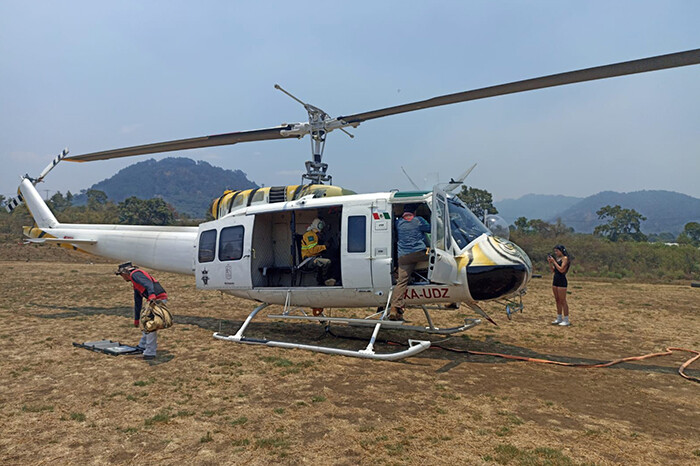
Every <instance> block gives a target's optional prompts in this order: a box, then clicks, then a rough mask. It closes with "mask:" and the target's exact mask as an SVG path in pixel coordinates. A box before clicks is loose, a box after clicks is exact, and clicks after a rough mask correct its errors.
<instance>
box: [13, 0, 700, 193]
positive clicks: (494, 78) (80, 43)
mask: <svg viewBox="0 0 700 466" xmlns="http://www.w3.org/2000/svg"><path fill="white" fill-rule="evenodd" d="M253 3H257V5H253ZM699 22H700V2H697V1H692V0H688V1H663V2H660V1H641V0H633V1H609V0H606V1H586V2H580V1H571V2H567V1H560V0H551V1H515V0H514V1H501V2H499V1H466V0H465V1H445V2H440V1H433V2H418V1H406V0H402V1H376V0H374V1H352V2H304V1H294V2H288V1H287V2H274V1H268V2H234V1H227V2H224V1H222V2H214V1H201V2H175V1H139V2H130V1H120V2H94V1H85V2H77V1H73V2H48V1H47V2H42V1H31V2H27V1H3V2H2V3H0V162H1V166H2V170H0V193H2V194H5V195H8V194H12V193H14V192H15V191H16V188H17V185H18V182H19V176H20V175H22V174H24V173H29V174H30V175H32V176H37V175H38V174H39V172H40V171H41V170H42V169H43V168H44V166H46V164H47V163H49V162H50V160H51V159H52V158H53V157H54V156H55V155H56V154H58V153H59V152H60V151H61V149H63V148H64V147H66V146H67V147H69V148H70V150H71V154H72V155H78V154H83V153H87V152H93V151H97V150H104V149H110V148H117V147H125V146H130V145H137V144H145V143H150V142H157V141H164V140H171V139H181V138H188V137H195V136H203V135H209V134H217V133H225V132H231V131H241V130H249V129H256V128H266V127H271V126H275V125H278V124H280V123H282V122H297V121H303V120H305V119H306V112H305V111H304V110H303V107H301V106H300V105H299V104H297V103H296V102H294V101H292V100H291V99H290V98H288V97H287V96H285V95H284V94H282V93H281V92H279V91H276V90H275V89H274V88H273V85H274V84H275V83H279V84H281V85H282V86H283V87H285V88H286V89H287V90H289V91H290V92H292V93H293V94H295V95H297V96H298V97H299V98H301V99H302V100H305V101H307V102H309V103H311V104H313V105H316V106H318V107H320V108H322V109H324V110H325V111H326V112H328V113H329V114H330V115H332V116H338V115H343V114H345V115H348V114H352V113H358V112H363V111H368V110H374V109H378V108H383V107H387V106H392V105H398V104H402V103H407V102H412V101H416V100H422V99H426V98H430V97H434V96H437V95H441V94H448V93H453V92H460V91H465V90H470V89H475V88H480V87H485V86H490V85H495V84H501V83H506V82H510V81H516V80H521V79H527V78H532V77H537V76H541V75H546V74H553V73H559V72H564V71H571V70H576V69H581V68H587V67H591V66H597V65H604V64H610V63H615V62H620V61H626V60H633V59H637V58H645V57H649V56H653V55H660V54H666V53H672V52H678V51H683V50H689V49H696V48H700V27H698V23H699ZM351 132H352V133H353V134H354V135H355V139H352V140H351V139H350V138H348V137H347V136H346V135H344V134H343V133H341V132H340V131H335V132H333V133H332V134H330V135H329V137H328V142H327V144H326V152H325V156H324V161H325V162H328V163H329V165H330V169H329V171H330V172H331V173H332V174H333V176H334V184H338V185H341V186H344V187H347V188H349V189H354V190H356V191H358V192H367V191H381V190H387V189H390V188H399V189H408V188H410V185H409V183H408V181H407V180H406V178H405V177H404V175H403V173H402V172H401V168H400V167H401V166H404V167H405V169H406V171H407V172H408V173H409V174H410V175H411V177H412V178H413V179H414V180H416V181H417V182H419V183H421V184H422V183H423V180H424V179H426V178H428V179H434V178H436V177H437V175H436V174H439V178H440V180H441V181H447V180H448V179H449V177H450V176H456V175H458V174H459V173H461V172H463V171H464V170H465V169H466V168H468V167H469V166H471V165H472V164H473V163H475V162H476V163H478V166H477V168H476V169H475V170H474V171H473V172H472V174H471V175H470V177H469V181H470V184H471V185H474V186H476V187H479V188H484V189H488V190H489V191H491V192H492V193H493V194H494V197H495V198H496V199H503V198H515V197H520V196H522V195H524V194H527V193H540V194H565V195H571V196H580V197H584V196H588V195H591V194H595V193H597V192H599V191H602V190H614V191H624V192H628V191H636V190H641V189H666V190H673V191H679V192H682V193H685V194H689V195H691V196H695V197H700V183H699V182H698V178H699V175H700V66H692V67H686V68H679V69H672V70H665V71H658V72H654V73H648V74H644V75H636V76H631V77H622V78H614V79H611V80H607V81H598V82H592V83H582V84H575V85H570V86H564V87H560V88H555V89H544V90H539V91H534V92H528V93H523V94H517V95H510V96H502V97H497V98H492V99H486V100H480V101H475V102H467V103H462V104H456V105H451V106H447V107H440V108H435V109H429V110H421V111H417V112H413V113H410V114H403V115H397V116H391V117H386V118H382V119H378V120H373V121H368V122H365V123H363V124H362V125H360V127H359V128H357V129H354V130H351ZM165 156H186V157H191V158H193V159H196V160H206V161H208V162H209V163H211V164H213V165H217V166H220V167H224V168H229V169H241V170H243V171H244V172H246V173H247V174H248V177H249V178H250V179H251V180H253V181H255V182H257V183H258V184H263V183H264V184H265V185H273V184H296V183H298V182H299V179H300V175H301V172H302V171H303V166H304V161H305V160H308V159H309V156H310V143H309V139H308V137H306V138H304V139H302V140H282V141H274V142H256V143H243V144H237V145H234V146H228V147H216V148H207V149H199V150H195V151H185V152H179V153H168V154H165V155H156V156H140V157H133V158H129V159H118V160H111V161H100V162H92V163H83V164H75V163H62V164H60V165H59V166H58V167H57V168H56V169H55V170H54V171H53V172H52V173H51V174H50V175H49V176H48V178H47V181H46V182H45V183H44V184H43V185H40V186H39V187H40V189H48V190H60V191H62V192H65V191H66V190H71V191H73V192H78V191H80V190H81V189H84V188H88V187H89V186H91V185H92V184H94V183H96V182H98V181H100V180H102V179H105V178H108V177H110V176H112V175H114V174H115V173H116V172H117V171H118V170H120V169H121V168H123V167H125V166H127V165H130V164H132V163H136V162H138V161H142V160H146V159H147V158H149V157H155V158H162V157H165Z"/></svg>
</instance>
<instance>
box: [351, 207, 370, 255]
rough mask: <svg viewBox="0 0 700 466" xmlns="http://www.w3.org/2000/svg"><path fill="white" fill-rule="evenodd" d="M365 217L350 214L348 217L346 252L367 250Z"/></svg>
mask: <svg viewBox="0 0 700 466" xmlns="http://www.w3.org/2000/svg"><path fill="white" fill-rule="evenodd" d="M366 226H367V217H366V216H364V215H351V216H350V217H348V252H365V251H366V250H367V228H366Z"/></svg>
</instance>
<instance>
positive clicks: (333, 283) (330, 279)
mask: <svg viewBox="0 0 700 466" xmlns="http://www.w3.org/2000/svg"><path fill="white" fill-rule="evenodd" d="M325 284H326V286H335V278H329V279H328V280H326V281H325Z"/></svg>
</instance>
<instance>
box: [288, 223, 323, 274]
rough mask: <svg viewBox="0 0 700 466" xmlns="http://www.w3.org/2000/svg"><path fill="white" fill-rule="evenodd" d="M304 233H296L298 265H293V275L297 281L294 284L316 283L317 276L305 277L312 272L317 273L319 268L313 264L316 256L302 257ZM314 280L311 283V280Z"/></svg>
mask: <svg viewBox="0 0 700 466" xmlns="http://www.w3.org/2000/svg"><path fill="white" fill-rule="evenodd" d="M303 236H304V235H300V234H298V233H295V234H294V239H293V243H294V249H295V254H296V257H297V258H298V261H299V263H298V265H294V266H292V277H293V279H295V283H293V284H292V286H314V285H316V278H315V277H314V278H313V280H312V279H310V278H309V279H306V278H305V277H306V276H308V275H311V274H315V273H316V272H317V271H318V269H317V268H316V267H315V266H314V265H313V259H314V256H311V257H307V258H305V259H302V258H301V239H302V237H303ZM310 281H312V283H311V284H309V282H310Z"/></svg>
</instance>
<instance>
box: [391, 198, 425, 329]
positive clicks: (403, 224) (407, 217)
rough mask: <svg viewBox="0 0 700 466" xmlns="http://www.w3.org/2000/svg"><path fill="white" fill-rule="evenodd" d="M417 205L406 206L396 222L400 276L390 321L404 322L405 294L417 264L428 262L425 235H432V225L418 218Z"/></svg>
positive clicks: (393, 299)
mask: <svg viewBox="0 0 700 466" xmlns="http://www.w3.org/2000/svg"><path fill="white" fill-rule="evenodd" d="M417 208H418V205H417V204H406V205H405V206H404V208H403V215H402V216H401V218H399V219H397V220H396V234H397V236H398V240H397V244H396V246H397V250H398V256H399V276H398V279H397V281H396V286H395V287H394V292H393V294H392V296H391V312H390V314H389V320H403V308H404V294H406V289H407V287H408V280H409V279H410V278H411V274H413V271H414V270H415V268H416V264H418V263H419V262H423V261H426V260H428V251H427V246H426V244H425V239H424V238H425V233H430V224H429V223H428V222H427V221H425V219H424V218H423V217H418V216H416V209H417Z"/></svg>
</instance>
